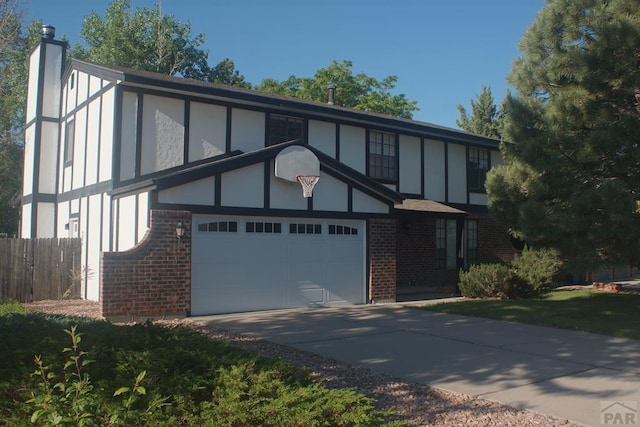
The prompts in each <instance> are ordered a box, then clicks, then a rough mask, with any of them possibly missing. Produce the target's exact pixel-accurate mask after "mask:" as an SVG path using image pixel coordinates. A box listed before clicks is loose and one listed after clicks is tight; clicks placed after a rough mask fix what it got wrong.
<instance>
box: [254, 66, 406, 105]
mask: <svg viewBox="0 0 640 427" xmlns="http://www.w3.org/2000/svg"><path fill="white" fill-rule="evenodd" d="M352 68H353V63H352V62H351V61H346V60H345V61H342V62H337V61H333V62H332V63H331V64H329V66H328V67H325V68H321V69H319V70H318V71H316V73H315V75H314V76H313V77H296V76H294V75H292V76H290V77H289V78H287V79H286V80H283V81H281V82H278V81H277V80H275V79H272V78H268V79H265V80H263V81H262V83H261V84H260V85H258V86H257V87H256V89H258V90H260V91H262V92H271V93H278V94H281V95H289V96H295V97H297V98H301V99H307V100H310V101H318V102H323V103H326V102H327V86H328V85H329V84H335V85H337V89H336V93H335V102H336V104H337V105H341V106H343V107H350V108H354V109H357V110H364V111H371V112H374V113H380V114H388V115H392V116H398V117H404V118H411V117H412V116H413V112H414V111H416V110H418V107H417V106H416V105H417V102H416V101H410V100H408V99H407V98H406V97H405V95H404V94H400V95H393V94H392V93H391V91H392V90H393V89H394V88H395V85H396V83H397V81H398V77H396V76H388V77H385V78H384V79H382V80H377V79H375V78H374V77H371V76H368V75H367V74H364V73H360V74H355V75H354V74H353V70H352Z"/></svg>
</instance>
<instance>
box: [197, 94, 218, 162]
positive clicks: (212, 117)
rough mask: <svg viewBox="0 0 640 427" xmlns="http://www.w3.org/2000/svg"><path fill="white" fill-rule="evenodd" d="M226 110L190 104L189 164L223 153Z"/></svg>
mask: <svg viewBox="0 0 640 427" xmlns="http://www.w3.org/2000/svg"><path fill="white" fill-rule="evenodd" d="M226 144H227V108H226V107H222V106H219V105H211V104H203V103H201V102H192V103H191V104H190V119H189V162H194V161H197V160H202V159H208V158H209V157H215V156H219V155H221V154H224V153H225V150H226Z"/></svg>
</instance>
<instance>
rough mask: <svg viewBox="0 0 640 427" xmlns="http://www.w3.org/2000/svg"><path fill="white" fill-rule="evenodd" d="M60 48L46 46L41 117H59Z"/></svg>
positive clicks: (57, 46) (61, 59)
mask: <svg viewBox="0 0 640 427" xmlns="http://www.w3.org/2000/svg"><path fill="white" fill-rule="evenodd" d="M62 61H63V58H62V46H59V45H55V44H47V59H46V63H45V68H44V88H43V89H44V91H43V99H44V102H43V103H42V115H43V116H44V117H59V116H60V110H59V108H60V84H61V82H60V73H61V72H62Z"/></svg>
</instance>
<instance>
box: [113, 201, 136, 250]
mask: <svg viewBox="0 0 640 427" xmlns="http://www.w3.org/2000/svg"><path fill="white" fill-rule="evenodd" d="M117 203H118V222H117V229H118V245H117V248H116V250H117V251H119V252H121V251H126V250H127V249H131V248H132V247H134V246H135V244H136V241H135V240H136V221H137V216H136V214H135V213H136V196H135V195H131V196H127V197H123V198H121V199H118V201H117Z"/></svg>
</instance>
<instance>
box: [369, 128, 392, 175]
mask: <svg viewBox="0 0 640 427" xmlns="http://www.w3.org/2000/svg"><path fill="white" fill-rule="evenodd" d="M367 149H368V157H369V158H368V159H367V162H368V175H369V177H370V178H373V179H375V180H378V181H381V182H384V183H388V184H395V183H397V182H398V137H397V135H396V134H395V133H391V132H383V131H379V130H370V131H369V132H368V133H367Z"/></svg>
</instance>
